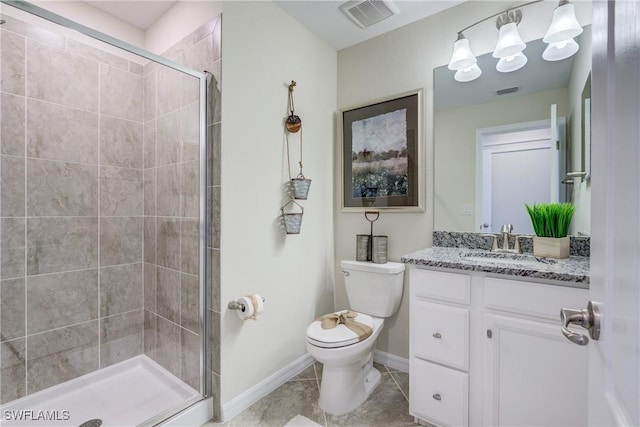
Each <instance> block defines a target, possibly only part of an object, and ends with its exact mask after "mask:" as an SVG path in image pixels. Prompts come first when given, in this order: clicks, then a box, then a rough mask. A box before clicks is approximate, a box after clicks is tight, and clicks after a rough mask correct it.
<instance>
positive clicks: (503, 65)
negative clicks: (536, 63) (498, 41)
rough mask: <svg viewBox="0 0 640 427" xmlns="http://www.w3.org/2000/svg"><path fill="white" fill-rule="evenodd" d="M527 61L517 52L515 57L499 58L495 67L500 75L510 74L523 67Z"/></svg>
mask: <svg viewBox="0 0 640 427" xmlns="http://www.w3.org/2000/svg"><path fill="white" fill-rule="evenodd" d="M527 61H528V59H527V57H526V56H525V54H524V53H522V52H518V53H516V54H515V55H512V56H505V57H504V58H500V61H498V64H497V65H496V70H498V71H500V72H501V73H510V72H512V71H516V70H519V69H520V68H522V67H524V66H525V65H526V63H527Z"/></svg>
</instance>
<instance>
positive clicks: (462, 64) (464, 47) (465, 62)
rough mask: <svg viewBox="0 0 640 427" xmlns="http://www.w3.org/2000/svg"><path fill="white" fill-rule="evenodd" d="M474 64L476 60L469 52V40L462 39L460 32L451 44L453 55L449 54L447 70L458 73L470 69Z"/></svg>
mask: <svg viewBox="0 0 640 427" xmlns="http://www.w3.org/2000/svg"><path fill="white" fill-rule="evenodd" d="M476 62H477V59H476V56H475V55H474V54H473V52H471V47H470V46H469V40H467V39H466V38H465V37H464V35H463V34H462V32H460V33H458V39H457V40H456V42H455V43H454V44H453V54H451V61H449V67H448V68H449V69H450V70H455V71H459V70H462V69H464V68H470V67H471V66H472V65H475V63H476ZM476 67H477V65H476ZM478 69H479V68H478ZM456 74H457V73H456Z"/></svg>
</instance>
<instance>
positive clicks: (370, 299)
mask: <svg viewBox="0 0 640 427" xmlns="http://www.w3.org/2000/svg"><path fill="white" fill-rule="evenodd" d="M340 265H341V267H342V274H343V275H344V281H345V288H346V291H347V298H348V300H349V306H350V308H349V310H350V311H352V312H355V314H356V317H354V318H353V320H354V321H356V322H359V323H363V324H365V325H368V326H369V327H370V328H371V329H372V333H371V335H370V336H369V337H367V338H365V339H363V340H362V341H360V340H359V338H358V335H357V334H356V333H355V332H353V331H352V330H351V329H349V328H347V327H346V326H345V325H343V324H339V325H337V326H336V327H335V328H332V329H322V327H321V322H320V321H319V320H315V321H314V322H312V323H311V324H310V325H309V327H308V328H307V351H308V352H309V354H311V356H312V357H313V358H314V359H315V360H317V361H318V362H320V363H322V364H323V369H322V384H321V386H320V399H319V400H318V405H319V406H320V408H321V409H322V410H323V411H325V412H327V413H329V414H331V415H342V414H346V413H348V412H351V411H353V410H354V409H356V408H357V407H358V406H360V405H361V404H362V403H363V402H364V401H365V400H366V399H367V397H369V395H370V394H371V392H373V390H374V389H375V388H376V387H377V386H378V384H380V378H381V375H380V372H379V371H378V370H377V369H375V368H374V367H373V349H374V347H375V342H376V339H377V338H378V336H379V335H380V332H381V331H382V327H383V326H384V318H385V317H389V316H391V315H393V314H394V313H395V312H396V311H397V310H398V307H399V306H400V301H401V300H402V288H403V279H404V264H401V263H397V262H387V263H386V264H374V263H371V262H362V261H342V262H341V264H340ZM345 311H346V310H340V311H337V312H335V313H336V314H340V313H344V312H345Z"/></svg>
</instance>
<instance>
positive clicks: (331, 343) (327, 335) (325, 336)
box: [307, 310, 374, 348]
mask: <svg viewBox="0 0 640 427" xmlns="http://www.w3.org/2000/svg"><path fill="white" fill-rule="evenodd" d="M344 311H346V310H340V311H336V312H335V313H336V314H339V313H343V312H344ZM352 311H353V310H352ZM354 313H357V316H356V317H354V318H353V320H355V321H356V322H360V323H363V324H365V325H367V326H369V327H370V328H371V329H374V326H373V319H372V318H371V316H369V315H367V314H363V313H358V312H357V311H354ZM307 339H308V340H309V342H310V343H311V344H313V345H315V346H317V347H324V348H335V347H344V346H347V345H351V344H356V343H357V342H359V340H358V335H357V334H356V333H355V332H353V331H352V330H351V329H349V328H347V327H346V326H345V325H342V324H340V325H338V326H336V327H335V328H332V329H322V326H321V322H320V321H319V320H316V321H314V322H313V323H311V324H310V325H309V327H308V328H307Z"/></svg>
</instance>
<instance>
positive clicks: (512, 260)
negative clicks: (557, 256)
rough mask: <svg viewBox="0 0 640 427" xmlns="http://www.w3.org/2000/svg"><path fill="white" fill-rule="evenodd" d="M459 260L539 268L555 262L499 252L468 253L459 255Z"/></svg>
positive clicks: (531, 256)
mask: <svg viewBox="0 0 640 427" xmlns="http://www.w3.org/2000/svg"><path fill="white" fill-rule="evenodd" d="M461 258H462V259H464V260H467V261H472V262H490V263H497V264H511V265H514V264H519V265H531V266H537V267H540V266H541V265H544V264H555V263H556V261H555V260H552V259H548V258H540V257H536V256H533V255H525V254H513V253H500V252H469V253H467V254H464V255H461Z"/></svg>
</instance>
